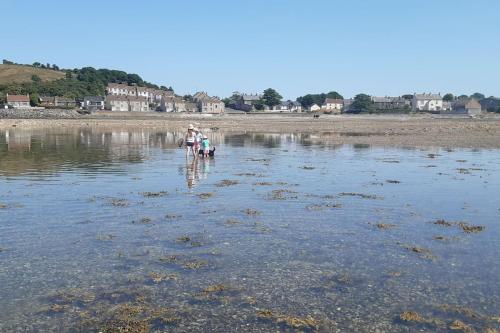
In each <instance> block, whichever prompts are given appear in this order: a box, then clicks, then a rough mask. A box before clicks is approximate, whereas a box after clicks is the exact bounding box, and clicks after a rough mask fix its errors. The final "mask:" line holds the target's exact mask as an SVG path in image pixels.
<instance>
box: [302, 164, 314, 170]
mask: <svg viewBox="0 0 500 333" xmlns="http://www.w3.org/2000/svg"><path fill="white" fill-rule="evenodd" d="M300 168H301V169H303V170H314V169H315V167H313V166H308V165H303V166H301V167H300Z"/></svg>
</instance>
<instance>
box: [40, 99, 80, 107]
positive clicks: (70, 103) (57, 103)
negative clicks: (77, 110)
mask: <svg viewBox="0 0 500 333" xmlns="http://www.w3.org/2000/svg"><path fill="white" fill-rule="evenodd" d="M38 101H39V103H40V105H41V106H44V107H61V108H74V107H76V101H75V99H74V98H66V97H61V96H40V97H39V98H38Z"/></svg>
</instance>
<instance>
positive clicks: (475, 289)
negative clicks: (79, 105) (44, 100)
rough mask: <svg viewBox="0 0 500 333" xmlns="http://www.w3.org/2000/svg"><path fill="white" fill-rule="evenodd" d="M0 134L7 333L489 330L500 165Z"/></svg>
mask: <svg viewBox="0 0 500 333" xmlns="http://www.w3.org/2000/svg"><path fill="white" fill-rule="evenodd" d="M181 136H182V133H173V132H160V131H147V130H137V131H119V130H117V131H102V130H95V129H94V130H92V129H59V130H46V131H44V130H38V131H29V130H22V129H17V128H16V129H12V130H9V131H6V132H0V305H1V306H0V332H49V331H50V332H124V331H127V332H149V331H151V332H269V331H279V330H281V331H291V332H293V331H304V332H315V331H318V332H416V331H419V332H456V331H463V332H489V333H493V332H498V331H499V330H500V283H499V280H500V278H499V277H500V259H499V258H500V197H499V193H500V151H499V150H472V149H447V148H446V147H442V148H439V147H436V148H432V149H431V148H428V149H421V148H414V147H375V146H368V145H352V146H350V145H336V144H335V142H334V141H332V140H329V139H328V133H324V134H322V133H318V134H317V135H309V134H300V133H299V134H297V133H295V134H271V133H268V134H266V133H220V132H213V133H210V134H209V137H210V140H211V142H212V143H213V144H215V146H216V147H217V150H216V156H215V158H213V159H209V160H203V159H200V160H198V161H197V162H193V160H192V158H189V159H188V160H186V157H185V154H184V152H183V150H181V149H179V148H178V147H177V140H178V139H179V138H180V137H181Z"/></svg>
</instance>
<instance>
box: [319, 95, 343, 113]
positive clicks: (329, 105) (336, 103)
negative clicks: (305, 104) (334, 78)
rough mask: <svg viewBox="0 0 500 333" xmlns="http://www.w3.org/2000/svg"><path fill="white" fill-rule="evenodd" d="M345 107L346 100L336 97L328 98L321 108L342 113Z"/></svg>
mask: <svg viewBox="0 0 500 333" xmlns="http://www.w3.org/2000/svg"><path fill="white" fill-rule="evenodd" d="M343 107H344V100H342V99H336V98H326V99H325V102H324V103H323V105H322V106H321V109H323V110H325V111H331V112H334V113H340V112H341V111H342V108H343Z"/></svg>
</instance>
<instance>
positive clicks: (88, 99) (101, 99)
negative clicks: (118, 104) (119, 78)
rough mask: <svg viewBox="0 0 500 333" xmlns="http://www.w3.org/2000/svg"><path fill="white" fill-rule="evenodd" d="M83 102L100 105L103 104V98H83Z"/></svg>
mask: <svg viewBox="0 0 500 333" xmlns="http://www.w3.org/2000/svg"><path fill="white" fill-rule="evenodd" d="M83 100H84V101H89V102H94V103H100V102H104V96H85V97H84V98H83Z"/></svg>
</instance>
